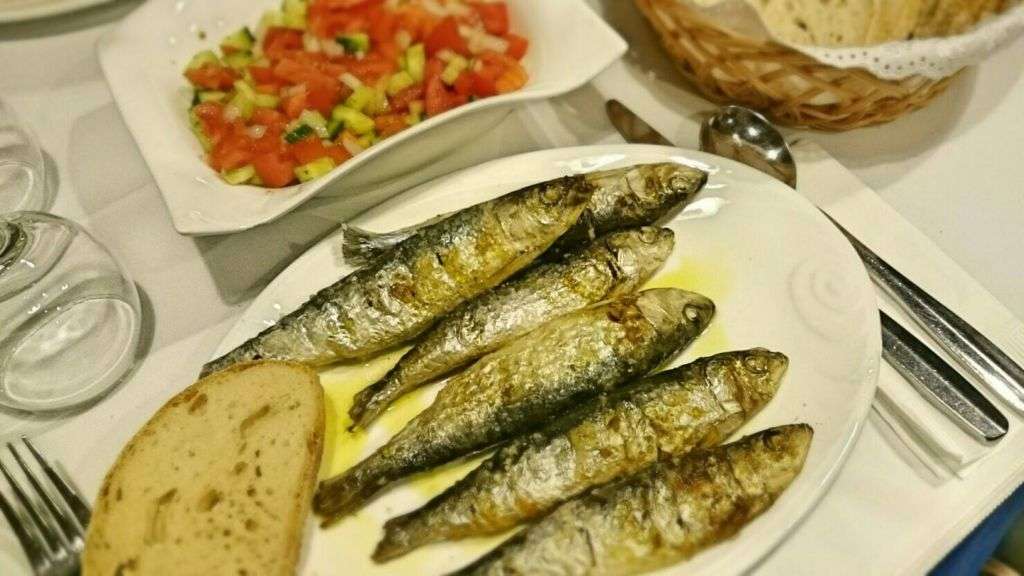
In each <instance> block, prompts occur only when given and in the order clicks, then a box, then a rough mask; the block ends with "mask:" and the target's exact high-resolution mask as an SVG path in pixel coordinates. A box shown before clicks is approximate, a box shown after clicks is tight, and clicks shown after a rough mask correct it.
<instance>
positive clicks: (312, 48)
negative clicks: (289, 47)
mask: <svg viewBox="0 0 1024 576" xmlns="http://www.w3.org/2000/svg"><path fill="white" fill-rule="evenodd" d="M302 49H303V50H305V51H306V52H319V51H320V39H319V38H317V37H316V35H314V34H310V33H309V32H306V33H305V34H303V35H302Z"/></svg>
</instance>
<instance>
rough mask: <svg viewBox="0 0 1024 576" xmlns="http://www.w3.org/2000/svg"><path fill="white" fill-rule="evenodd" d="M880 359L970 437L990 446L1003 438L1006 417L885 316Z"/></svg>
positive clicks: (1006, 429)
mask: <svg viewBox="0 0 1024 576" xmlns="http://www.w3.org/2000/svg"><path fill="white" fill-rule="evenodd" d="M879 314H880V316H881V319H882V357H883V358H885V361H886V362H888V363H889V365H890V366H892V367H893V368H895V369H896V371H897V372H899V373H900V375H901V376H903V378H904V379H905V380H906V381H907V382H910V384H911V385H912V386H913V387H914V388H915V389H916V390H917V391H918V393H919V394H921V396H924V398H925V399H926V400H928V401H929V402H931V403H932V405H933V406H935V407H936V408H938V409H939V410H940V411H942V412H943V413H944V414H945V415H946V416H947V417H949V419H950V420H952V421H953V422H955V423H956V424H957V425H959V426H960V428H962V429H963V430H964V431H966V432H967V433H968V434H970V435H971V436H974V437H975V438H978V439H979V440H983V441H985V442H993V441H995V440H998V439H1000V438H1002V437H1003V436H1005V435H1006V432H1007V431H1008V430H1009V428H1010V423H1009V421H1007V419H1006V416H1004V415H1003V413H1002V412H1000V411H999V409H998V408H996V407H995V405H994V404H992V403H991V402H989V400H988V398H985V397H984V396H982V395H981V393H980V392H978V389H977V388H975V387H974V386H972V385H971V383H970V382H968V381H967V379H965V378H964V377H963V376H962V375H960V373H959V372H957V371H956V370H954V369H953V367H952V366H950V365H949V364H947V363H946V362H945V361H944V360H943V359H942V358H941V357H939V355H938V354H936V353H935V352H933V351H932V349H931V348H929V347H928V346H925V344H924V343H923V342H921V341H920V340H918V339H917V338H915V337H914V336H913V335H912V334H911V333H910V332H907V330H906V328H904V327H903V326H900V324H899V323H898V322H896V321H895V320H893V319H892V318H891V317H890V316H889V315H888V314H886V313H885V312H881V311H880V312H879Z"/></svg>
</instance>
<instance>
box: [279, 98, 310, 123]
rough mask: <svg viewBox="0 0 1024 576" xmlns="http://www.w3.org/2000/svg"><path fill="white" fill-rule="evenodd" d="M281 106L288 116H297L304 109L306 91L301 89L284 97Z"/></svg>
mask: <svg viewBox="0 0 1024 576" xmlns="http://www.w3.org/2000/svg"><path fill="white" fill-rule="evenodd" d="M281 108H282V109H283V110H284V113H285V115H287V116H288V117H289V118H298V117H299V114H302V111H303V110H305V109H306V92H305V91H302V92H299V93H296V94H292V95H291V96H289V97H288V98H285V99H284V102H283V103H282V104H281Z"/></svg>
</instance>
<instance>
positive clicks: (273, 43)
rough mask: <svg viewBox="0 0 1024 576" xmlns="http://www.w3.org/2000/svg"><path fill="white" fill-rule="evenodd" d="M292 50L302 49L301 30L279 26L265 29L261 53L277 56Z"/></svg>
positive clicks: (272, 56)
mask: <svg viewBox="0 0 1024 576" xmlns="http://www.w3.org/2000/svg"><path fill="white" fill-rule="evenodd" d="M292 50H302V31H301V30H293V29H291V28H283V27H280V26H272V27H270V28H268V29H267V33H266V35H265V36H264V37H263V53H264V54H266V55H267V56H269V57H271V58H279V57H281V56H283V55H284V54H286V53H288V52H289V51H292Z"/></svg>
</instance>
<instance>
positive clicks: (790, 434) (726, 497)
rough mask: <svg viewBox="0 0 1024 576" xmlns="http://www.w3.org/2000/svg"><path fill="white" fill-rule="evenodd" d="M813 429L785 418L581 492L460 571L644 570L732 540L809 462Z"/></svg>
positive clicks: (506, 575)
mask: <svg viewBox="0 0 1024 576" xmlns="http://www.w3.org/2000/svg"><path fill="white" fill-rule="evenodd" d="M813 435H814V432H813V430H812V429H811V427H810V426H808V425H806V424H795V425H791V426H779V427H778V428H771V429H769V430H765V431H763V432H759V433H757V434H752V435H750V436H747V437H745V438H743V439H742V440H739V441H737V442H734V443H732V444H728V445H726V446H720V447H718V448H710V449H707V450H701V451H697V452H693V453H691V454H689V455H687V456H681V457H673V458H671V459H668V460H664V461H662V462H659V463H657V464H655V465H653V466H651V467H649V468H647V469H646V470H644V471H643V472H640V473H639V474H636V475H635V476H631V477H629V478H628V479H626V480H623V481H622V482H619V483H614V484H610V485H607V486H602V487H599V488H596V489H594V490H592V491H591V492H588V493H587V494H585V495H583V496H581V497H579V498H577V499H576V500H571V501H569V502H567V503H565V504H563V505H562V506H560V507H559V508H558V509H556V510H555V511H554V512H552V513H551V514H550V515H549V516H547V517H546V518H544V519H543V520H541V521H540V522H538V523H537V524H535V525H534V526H532V527H530V528H528V529H526V530H524V531H523V532H520V533H519V534H517V535H516V536H514V537H512V538H511V539H509V540H508V541H506V542H505V543H504V544H502V545H501V546H499V547H498V548H496V549H495V550H493V551H492V552H491V553H489V554H487V555H486V556H484V557H483V558H481V559H480V560H478V561H476V562H475V563H473V564H471V565H470V566H467V567H466V568H463V569H462V570H459V571H457V572H455V573H454V574H457V575H474V576H511V575H513V574H514V575H517V576H518V575H521V574H545V575H548V576H556V575H557V576H583V575H587V576H596V575H622V574H637V573H640V572H647V571H650V570H656V569H658V568H662V567H664V566H668V565H671V564H675V563H676V562H679V561H681V560H685V559H687V558H689V557H691V556H693V555H694V554H696V553H697V552H699V551H701V550H703V549H705V548H707V547H709V546H712V545H714V544H717V543H719V542H722V541H723V540H726V539H728V538H730V537H732V536H733V535H735V534H736V533H737V532H739V531H740V529H741V528H743V527H744V526H745V525H746V524H747V523H748V522H750V521H751V520H752V519H754V518H755V517H757V516H758V515H759V514H761V513H762V512H764V511H765V510H766V509H768V507H770V506H771V505H772V504H773V503H774V502H775V500H776V498H778V496H779V494H781V493H782V491H783V490H785V489H786V488H787V487H788V486H789V484H790V483H791V482H792V481H793V479H794V478H796V476H797V474H799V473H800V470H801V469H802V468H803V465H804V459H805V458H806V457H807V451H808V449H809V448H810V444H811V437H812V436H813Z"/></svg>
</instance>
